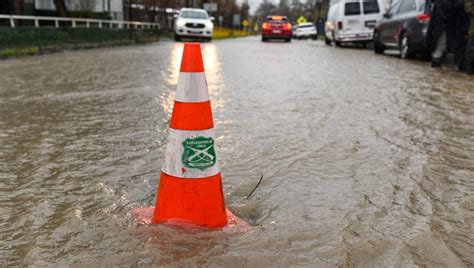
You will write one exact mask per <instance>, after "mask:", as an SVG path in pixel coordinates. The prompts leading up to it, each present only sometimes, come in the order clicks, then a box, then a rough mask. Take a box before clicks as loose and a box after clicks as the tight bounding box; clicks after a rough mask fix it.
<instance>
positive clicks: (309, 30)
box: [293, 22, 318, 40]
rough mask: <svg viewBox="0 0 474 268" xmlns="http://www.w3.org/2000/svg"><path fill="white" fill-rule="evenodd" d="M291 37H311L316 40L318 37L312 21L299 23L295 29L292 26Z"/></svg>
mask: <svg viewBox="0 0 474 268" xmlns="http://www.w3.org/2000/svg"><path fill="white" fill-rule="evenodd" d="M293 37H294V38H296V39H305V38H312V39H313V40H316V39H317V38H318V31H317V30H316V26H314V24H313V23H312V22H306V23H301V24H299V25H298V27H297V28H296V29H295V28H293Z"/></svg>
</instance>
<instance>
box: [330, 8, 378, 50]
mask: <svg viewBox="0 0 474 268" xmlns="http://www.w3.org/2000/svg"><path fill="white" fill-rule="evenodd" d="M382 14H383V2H382V0H341V1H340V2H338V3H336V4H333V5H331V7H330V8H329V13H328V19H327V22H326V25H325V28H326V36H325V39H326V44H331V42H334V43H335V44H336V46H340V45H341V44H343V43H349V42H352V43H354V42H355V43H370V42H372V40H373V29H374V27H375V25H376V24H377V22H378V21H379V20H381V19H382Z"/></svg>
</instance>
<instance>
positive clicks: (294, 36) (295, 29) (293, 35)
mask: <svg viewBox="0 0 474 268" xmlns="http://www.w3.org/2000/svg"><path fill="white" fill-rule="evenodd" d="M291 30H292V33H293V34H292V37H293V38H296V31H297V30H298V24H294V25H293V26H292V28H291Z"/></svg>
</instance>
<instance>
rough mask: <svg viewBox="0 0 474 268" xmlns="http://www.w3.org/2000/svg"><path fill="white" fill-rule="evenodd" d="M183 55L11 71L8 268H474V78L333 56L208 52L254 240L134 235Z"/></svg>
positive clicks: (121, 54)
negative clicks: (67, 267) (422, 267)
mask: <svg viewBox="0 0 474 268" xmlns="http://www.w3.org/2000/svg"><path fill="white" fill-rule="evenodd" d="M182 46H183V44H182V43H174V42H160V43H157V44H153V45H147V46H136V47H135V46H130V47H120V48H112V49H96V50H87V51H73V52H64V53H58V54H53V55H45V56H37V57H28V58H23V59H17V60H8V61H1V62H0V145H1V147H0V266H1V267H3V266H10V267H12V266H18V265H22V266H26V265H33V266H40V267H41V266H48V265H53V266H62V265H71V264H81V265H86V266H89V265H92V266H100V265H102V266H133V265H143V266H146V265H171V266H175V265H178V264H180V265H202V266H215V267H224V266H226V267H228V266H247V267H264V266H267V267H268V266H271V267H275V266H313V267H315V266H325V267H331V266H361V267H384V266H396V267H412V266H417V265H427V266H446V267H466V266H471V267H472V266H473V265H474V78H473V77H472V76H467V75H464V74H460V73H457V72H455V71H454V70H451V69H449V68H448V69H444V70H432V69H430V68H429V63H428V62H422V61H406V60H400V59H398V58H396V57H393V56H379V55H374V53H373V52H372V51H370V50H365V49H357V48H335V47H327V46H325V45H324V43H323V42H321V41H316V42H315V41H293V42H292V43H290V44H288V43H261V42H260V40H259V38H257V37H251V38H242V39H234V40H225V41H215V42H212V43H206V44H203V56H204V61H205V68H206V75H207V80H208V85H209V92H210V96H211V101H212V106H213V112H214V120H215V126H216V133H217V140H216V142H217V150H218V154H219V157H220V163H221V169H222V175H223V182H222V183H223V188H224V193H225V197H226V203H227V206H228V207H229V208H230V209H231V210H233V211H234V212H235V214H237V215H239V216H240V217H241V218H242V219H244V220H246V221H247V222H249V223H250V224H252V225H254V226H255V227H254V229H253V231H252V232H250V233H246V234H241V235H232V234H229V233H226V232H225V231H212V232H193V231H182V230H181V231H180V230H175V229H172V228H169V227H165V226H151V227H150V226H136V224H135V223H134V222H133V221H132V219H131V215H130V211H131V209H132V208H134V207H140V206H145V205H150V204H154V198H155V193H156V187H157V183H158V178H159V173H160V168H161V166H162V163H163V160H164V151H165V145H166V139H167V135H168V123H169V117H170V113H171V110H172V104H173V98H174V94H175V90H176V83H177V79H178V73H179V64H180V59H181V52H182ZM261 174H263V175H264V180H263V182H262V184H261V185H260V187H259V188H258V189H257V190H256V191H255V193H254V194H253V195H252V196H251V198H249V199H248V200H247V199H244V197H245V196H246V195H248V193H249V192H250V191H251V190H252V188H253V187H254V185H255V184H256V183H257V181H258V179H259V178H260V176H261Z"/></svg>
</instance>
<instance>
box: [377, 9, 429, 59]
mask: <svg viewBox="0 0 474 268" xmlns="http://www.w3.org/2000/svg"><path fill="white" fill-rule="evenodd" d="M431 8H432V3H431V0H400V1H399V2H397V3H395V4H394V5H393V6H392V7H391V8H390V9H389V10H388V11H387V13H385V14H384V18H383V19H382V21H380V23H379V24H378V25H377V26H376V27H375V29H374V52H375V53H377V54H382V53H383V52H384V51H385V49H387V48H390V49H398V50H399V51H400V57H401V58H403V59H405V58H409V57H411V56H413V55H414V54H415V53H418V52H426V53H427V52H429V48H428V45H427V42H426V38H427V31H428V24H429V21H430V19H431V15H430V14H431Z"/></svg>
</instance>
